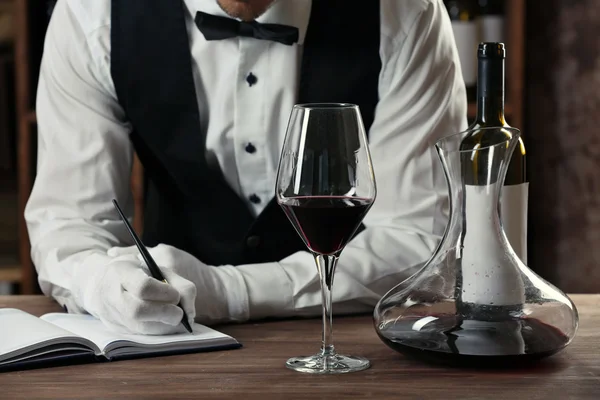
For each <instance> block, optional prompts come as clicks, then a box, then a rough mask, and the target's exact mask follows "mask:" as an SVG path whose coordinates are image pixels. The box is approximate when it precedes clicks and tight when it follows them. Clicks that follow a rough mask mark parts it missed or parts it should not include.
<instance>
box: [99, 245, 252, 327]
mask: <svg viewBox="0 0 600 400" xmlns="http://www.w3.org/2000/svg"><path fill="white" fill-rule="evenodd" d="M148 252H149V253H150V255H151V256H152V258H153V259H154V261H155V262H156V264H157V265H158V267H159V268H160V269H161V271H163V273H164V274H165V278H167V280H168V281H169V282H170V279H172V278H169V277H167V274H168V276H170V277H174V276H178V277H179V279H180V280H181V279H183V280H187V281H191V282H193V284H194V285H195V287H196V289H197V290H196V293H197V295H196V298H195V316H196V321H197V322H198V323H201V324H206V325H208V324H214V323H217V322H224V321H245V320H247V319H248V294H247V288H246V284H245V282H244V278H243V277H242V275H241V273H240V272H239V271H237V270H236V268H235V267H233V266H230V265H225V266H220V267H212V266H208V265H206V264H204V263H203V262H201V261H200V260H198V259H197V258H195V257H194V256H192V255H191V254H189V253H187V252H185V251H183V250H179V249H177V248H175V247H173V246H169V245H165V244H159V245H158V246H156V247H149V248H148ZM108 255H109V256H131V255H135V256H137V257H138V259H139V260H142V258H141V255H140V254H139V251H138V250H137V248H136V247H135V246H132V247H113V248H112V249H110V250H108ZM188 315H189V314H188Z"/></svg>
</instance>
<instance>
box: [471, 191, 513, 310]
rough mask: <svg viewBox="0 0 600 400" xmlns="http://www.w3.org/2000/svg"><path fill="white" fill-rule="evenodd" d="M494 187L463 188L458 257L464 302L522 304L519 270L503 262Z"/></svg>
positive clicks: (503, 249) (499, 304) (497, 304)
mask: <svg viewBox="0 0 600 400" xmlns="http://www.w3.org/2000/svg"><path fill="white" fill-rule="evenodd" d="M493 189H494V186H493V185H489V186H473V185H465V187H464V196H465V209H464V213H465V222H466V230H465V236H464V239H463V249H462V257H461V260H460V261H461V271H462V288H461V292H462V293H461V294H460V295H461V298H462V301H463V302H469V303H475V304H485V305H496V306H502V305H506V306H508V305H515V304H522V303H523V302H524V299H525V286H524V283H523V280H522V279H521V273H520V270H518V269H517V268H516V266H514V265H513V264H512V263H509V264H507V263H506V256H505V247H503V246H502V242H501V241H500V240H499V237H498V235H499V229H500V226H498V225H497V224H496V223H495V222H494V221H497V215H498V214H497V213H498V207H497V203H496V202H495V201H494V198H493V197H494V193H493Z"/></svg>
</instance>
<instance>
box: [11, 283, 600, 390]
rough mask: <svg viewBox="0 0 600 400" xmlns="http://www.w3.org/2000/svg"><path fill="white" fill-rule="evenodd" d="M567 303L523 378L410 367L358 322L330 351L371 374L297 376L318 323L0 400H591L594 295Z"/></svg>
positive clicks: (348, 325) (41, 381)
mask: <svg viewBox="0 0 600 400" xmlns="http://www.w3.org/2000/svg"><path fill="white" fill-rule="evenodd" d="M572 299H573V300H574V301H575V303H576V304H577V306H578V309H579V313H580V328H579V332H578V334H577V336H576V338H575V340H574V341H573V343H572V344H571V345H570V346H569V347H567V349H565V350H564V351H562V352H561V353H559V354H557V355H555V356H554V357H551V358H549V359H546V361H545V362H542V363H541V364H539V365H537V366H535V367H533V368H526V369H520V370H510V371H481V370H479V371H478V370H465V369H451V368H442V367H434V366H430V365H424V364H421V363H418V362H415V361H410V360H407V359H405V358H404V357H403V356H401V355H400V354H398V353H395V352H394V351H392V350H390V349H389V348H387V347H386V346H385V345H384V344H383V343H382V342H381V341H380V340H379V339H378V338H377V336H376V334H375V331H374V329H373V325H372V320H371V317H370V316H363V317H347V318H337V319H335V321H334V330H335V331H334V334H335V343H336V345H337V347H338V349H339V350H340V351H341V352H347V353H352V354H357V355H363V356H366V357H367V358H369V359H370V360H371V362H372V367H371V368H370V369H369V370H367V371H363V372H358V373H352V374H347V375H337V376H321V375H307V374H302V373H298V372H294V371H291V370H288V369H287V368H285V366H284V362H285V360H286V359H287V358H288V357H290V356H295V355H301V354H311V353H313V352H315V351H316V350H317V348H318V344H319V340H320V330H321V326H320V320H319V319H314V320H291V321H277V322H264V323H256V324H252V323H251V324H244V325H235V326H221V327H219V328H218V329H219V330H221V331H223V332H226V333H228V334H230V335H232V336H234V337H235V338H237V339H238V340H240V341H241V342H242V343H243V344H244V347H243V348H242V349H239V350H229V351H220V352H212V353H200V354H188V355H181V356H169V357H161V358H147V359H141V360H131V361H118V362H112V363H101V364H86V365H77V366H67V367H54V368H48V369H37V370H29V371H21V372H8V373H4V374H0V399H11V400H18V399H54V398H60V399H88V398H94V399H98V398H102V399H105V398H119V399H179V398H186V399H187V398H189V399H211V398H222V399H234V398H238V396H239V398H240V399H243V400H247V399H252V398H261V399H277V398H285V399H294V398H311V399H320V398H323V399H334V398H344V399H349V398H350V399H354V398H356V399H366V398H369V399H460V400H465V399H490V398H493V399H519V400H521V399H522V400H531V399H544V400H554V399H560V400H566V399H600V295H573V296H572ZM0 307H15V308H20V309H22V310H25V311H28V312H30V313H32V314H35V315H41V314H44V313H46V312H51V311H58V310H60V308H59V307H58V306H57V305H56V303H53V302H52V301H51V300H49V299H47V298H44V297H41V296H12V297H11V296H4V297H2V296H0ZM1 328H2V327H0V329H1Z"/></svg>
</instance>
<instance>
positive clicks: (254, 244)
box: [246, 235, 260, 249]
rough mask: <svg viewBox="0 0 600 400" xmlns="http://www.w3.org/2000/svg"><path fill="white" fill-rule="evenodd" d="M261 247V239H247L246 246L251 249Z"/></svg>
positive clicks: (253, 237)
mask: <svg viewBox="0 0 600 400" xmlns="http://www.w3.org/2000/svg"><path fill="white" fill-rule="evenodd" d="M259 245H260V237H259V236H256V235H252V236H248V238H246V246H248V247H249V248H251V249H255V248H257V247H258V246H259Z"/></svg>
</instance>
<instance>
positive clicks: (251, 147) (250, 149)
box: [246, 143, 256, 154]
mask: <svg viewBox="0 0 600 400" xmlns="http://www.w3.org/2000/svg"><path fill="white" fill-rule="evenodd" d="M246 153H250V154H253V153H256V147H255V146H254V145H253V144H252V143H248V144H247V145H246Z"/></svg>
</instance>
